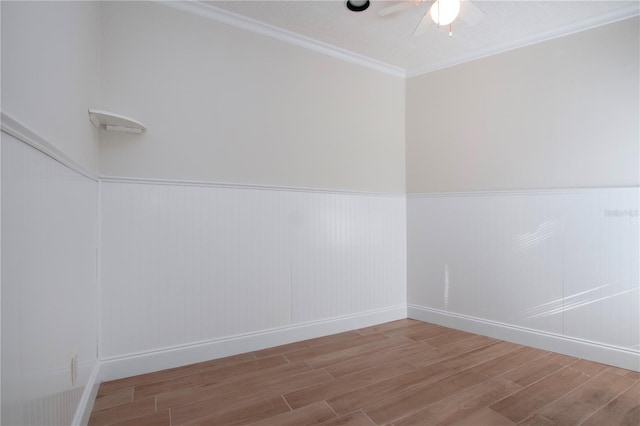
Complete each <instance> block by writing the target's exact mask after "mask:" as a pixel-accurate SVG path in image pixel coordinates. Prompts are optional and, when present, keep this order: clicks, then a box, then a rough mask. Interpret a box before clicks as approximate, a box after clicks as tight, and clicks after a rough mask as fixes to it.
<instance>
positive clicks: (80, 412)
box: [71, 361, 100, 426]
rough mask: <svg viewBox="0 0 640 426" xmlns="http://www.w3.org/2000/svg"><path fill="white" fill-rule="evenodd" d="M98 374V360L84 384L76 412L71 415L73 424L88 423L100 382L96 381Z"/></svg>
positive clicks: (75, 425)
mask: <svg viewBox="0 0 640 426" xmlns="http://www.w3.org/2000/svg"><path fill="white" fill-rule="evenodd" d="M99 375H100V362H99V361H96V363H95V365H94V366H93V369H92V370H91V375H90V376H89V379H88V380H87V383H86V384H85V385H84V391H83V392H82V397H81V398H80V402H79V403H78V407H77V408H76V413H75V415H74V416H73V421H72V422H71V424H72V425H73V426H80V425H86V424H88V423H89V417H90V416H91V410H92V409H93V403H94V401H95V400H96V395H97V394H98V387H99V386H100V382H98V377H99Z"/></svg>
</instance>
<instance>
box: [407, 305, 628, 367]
mask: <svg viewBox="0 0 640 426" xmlns="http://www.w3.org/2000/svg"><path fill="white" fill-rule="evenodd" d="M407 314H408V315H407V316H408V318H411V319H416V320H420V321H424V322H429V323H433V324H438V325H442V326H445V327H451V328H455V329H458V330H463V331H468V332H470V333H475V334H481V335H484V336H489V337H493V338H496V339H501V340H507V341H509V342H514V343H518V344H521V345H526V346H532V347H535V348H539V349H544V350H548V351H553V352H558V353H561V354H565V355H570V356H574V357H577V358H582V359H587V360H589V361H594V362H600V363H603V364H608V365H613V366H616V367H620V368H625V369H628V370H633V371H640V352H638V351H634V350H631V349H626V348H621V347H617V346H609V345H604V344H602V343H597V342H591V341H588V340H582V339H576V338H573V337H569V336H562V335H558V334H553V333H547V332H542V331H538V330H533V329H528V328H524V327H518V326H514V325H510V324H504V323H500V322H496V321H489V320H485V319H482V318H475V317H471V316H467V315H460V314H456V313H452V312H446V311H441V310H439V309H432V308H427V307H425V306H417V305H411V304H409V305H408V306H407Z"/></svg>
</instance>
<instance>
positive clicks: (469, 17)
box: [458, 0, 485, 27]
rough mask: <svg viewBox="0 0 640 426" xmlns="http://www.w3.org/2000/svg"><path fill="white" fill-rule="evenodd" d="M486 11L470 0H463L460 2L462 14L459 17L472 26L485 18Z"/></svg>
mask: <svg viewBox="0 0 640 426" xmlns="http://www.w3.org/2000/svg"><path fill="white" fill-rule="evenodd" d="M484 15H485V13H484V12H483V11H482V9H480V8H479V7H478V6H476V5H475V4H474V3H473V2H471V1H469V0H463V1H461V2H460V14H459V15H458V17H459V18H460V20H461V21H462V22H464V23H465V24H467V25H469V26H470V27H472V26H474V25H476V24H477V23H478V22H480V21H481V20H482V18H484Z"/></svg>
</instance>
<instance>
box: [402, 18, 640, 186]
mask: <svg viewBox="0 0 640 426" xmlns="http://www.w3.org/2000/svg"><path fill="white" fill-rule="evenodd" d="M638 23H639V19H638V18H633V19H629V20H626V21H622V22H618V23H614V24H610V25H607V26H603V27H600V28H596V29H592V30H589V31H585V32H581V33H577V34H574V35H570V36H567V37H563V38H559V39H555V40H551V41H548V42H544V43H540V44H536V45H532V46H529V47H525V48H521V49H517V50H513V51H510V52H507V53H503V54H500V55H496V56H492V57H488V58H485V59H482V60H478V61H474V62H470V63H467V64H463V65H459V66H456V67H452V68H448V69H445V70H442V71H438V72H434V73H431V74H427V75H424V76H420V77H416V78H412V79H410V80H408V82H407V105H406V111H407V115H406V120H407V124H406V125H407V127H406V139H407V148H406V149H407V192H409V193H420V192H450V191H453V192H456V191H480V190H501V189H530V188H572V187H607V186H634V185H636V186H637V185H638V184H640V179H639V166H638V160H639V157H638V155H639V149H638V146H639V138H640V136H639V130H638V128H639V121H640V120H639V117H640V112H639V105H640V102H639V93H640V88H639V80H640V79H639V78H638V76H639V75H640V74H639V67H638V62H639V54H638V52H639V50H640V49H639V39H640V37H639V34H638V27H639V25H638Z"/></svg>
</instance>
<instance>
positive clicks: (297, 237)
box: [101, 179, 406, 360]
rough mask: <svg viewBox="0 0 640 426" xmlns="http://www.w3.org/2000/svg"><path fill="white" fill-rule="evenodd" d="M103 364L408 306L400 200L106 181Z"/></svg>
mask: <svg viewBox="0 0 640 426" xmlns="http://www.w3.org/2000/svg"><path fill="white" fill-rule="evenodd" d="M101 214H102V219H101V223H102V228H101V235H102V248H101V252H102V256H101V259H102V263H101V271H102V348H101V351H102V359H104V360H109V359H114V358H118V357H126V356H130V355H132V354H144V353H147V352H157V351H162V350H167V349H170V348H176V347H180V346H184V345H194V344H196V345H197V344H202V345H206V344H207V342H211V341H214V340H216V339H221V338H225V337H229V336H236V335H243V334H246V333H258V332H261V331H264V330H270V329H278V328H281V327H287V326H291V325H296V324H302V323H309V322H314V321H323V320H329V319H331V318H336V317H342V316H345V315H355V314H358V313H362V312H367V311H373V310H379V309H385V308H391V307H396V306H398V305H405V303H406V262H405V260H406V227H405V225H406V215H405V197H404V196H393V195H376V194H371V195H369V194H352V193H338V192H336V193H332V192H321V191H304V190H285V189H274V188H255V187H252V188H249V187H229V186H226V187H225V186H215V185H206V184H203V185H199V184H181V183H179V182H164V183H163V182H139V181H120V180H118V181H116V180H108V179H105V180H104V181H103V182H102V183H101Z"/></svg>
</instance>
